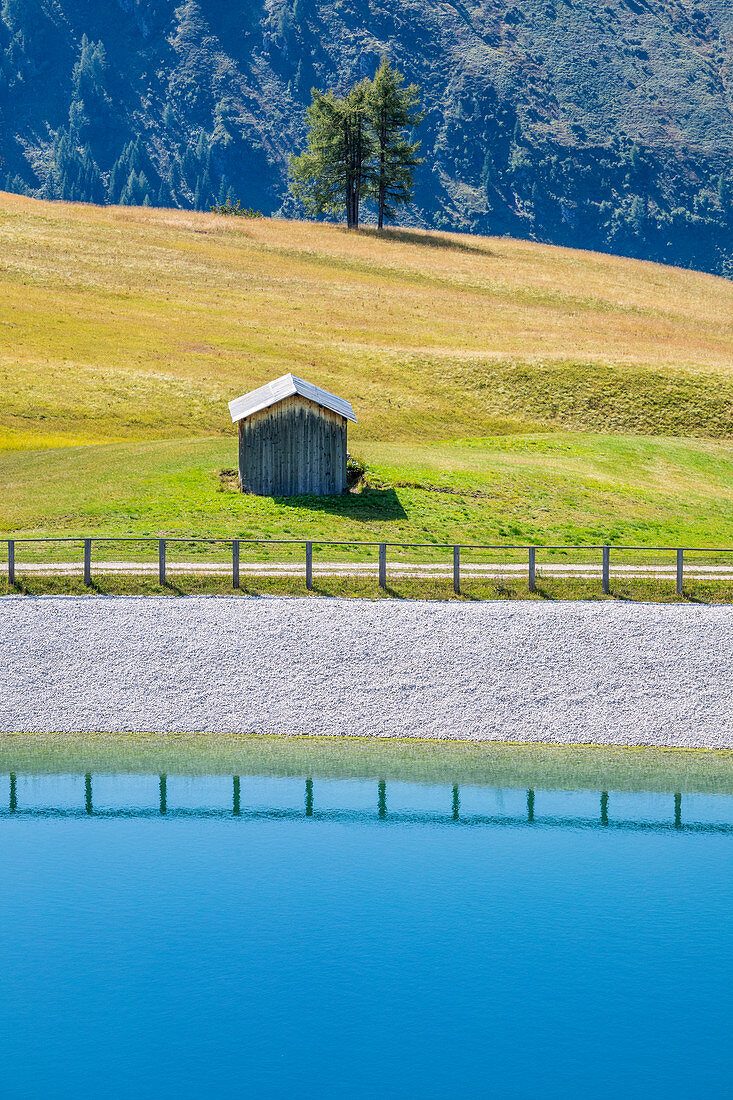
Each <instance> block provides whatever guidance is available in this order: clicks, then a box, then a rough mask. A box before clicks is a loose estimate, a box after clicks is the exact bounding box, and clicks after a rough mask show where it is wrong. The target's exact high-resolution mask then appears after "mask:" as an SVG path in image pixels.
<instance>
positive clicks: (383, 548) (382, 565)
mask: <svg viewBox="0 0 733 1100" xmlns="http://www.w3.org/2000/svg"><path fill="white" fill-rule="evenodd" d="M379 587H380V588H386V587H387V543H386V542H380V544H379Z"/></svg>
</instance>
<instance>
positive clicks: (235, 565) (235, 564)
mask: <svg viewBox="0 0 733 1100" xmlns="http://www.w3.org/2000/svg"><path fill="white" fill-rule="evenodd" d="M232 588H239V539H234V541H233V542H232Z"/></svg>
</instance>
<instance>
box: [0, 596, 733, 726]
mask: <svg viewBox="0 0 733 1100" xmlns="http://www.w3.org/2000/svg"><path fill="white" fill-rule="evenodd" d="M0 646H1V652H2V655H3V660H2V667H1V668H0V730H2V731H18V732H20V731H25V730H28V731H87V730H90V731H114V730H127V731H135V730H143V731H160V732H166V731H171V732H177V731H199V730H201V731H222V732H241V733H278V734H313V733H317V734H336V735H339V734H362V735H368V736H378V737H399V736H422V737H439V738H461V739H462V738H465V739H471V740H482V739H494V740H496V739H502V740H516V741H554V742H597V743H599V744H626V745H678V746H683V745H684V746H698V747H724V746H725V747H733V608H732V607H707V606H689V605H662V604H622V603H600V602H599V603H597V604H594V603H581V602H576V603H534V602H533V603H519V602H517V603H509V602H507V603H477V604H470V603H467V604H442V603H437V602H436V603H427V602H424V603H423V602H409V603H408V602H404V603H403V602H399V601H390V600H381V601H374V602H371V601H367V600H331V599H318V598H315V599H307V600H306V599H274V598H263V599H251V598H250V599H247V598H241V597H240V598H231V599H230V598H206V597H191V598H180V597H179V598H173V597H163V598H144V597H138V598H134V597H133V598H128V597H116V598H103V597H85V598H76V597H42V598H36V599H34V598H30V597H22V598H21V597H17V596H11V597H5V598H2V599H0Z"/></svg>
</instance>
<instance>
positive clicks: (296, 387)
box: [229, 374, 356, 424]
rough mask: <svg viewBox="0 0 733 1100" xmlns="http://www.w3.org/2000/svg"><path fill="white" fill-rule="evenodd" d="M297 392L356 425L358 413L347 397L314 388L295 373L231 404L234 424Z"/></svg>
mask: <svg viewBox="0 0 733 1100" xmlns="http://www.w3.org/2000/svg"><path fill="white" fill-rule="evenodd" d="M296 393H297V394H300V396H301V397H306V398H307V399H308V400H309V401H315V403H316V404H317V405H323V407H324V408H326V409H330V410H331V412H335V413H338V415H339V416H344V417H346V419H347V420H353V421H354V423H355V424H356V417H355V416H354V410H353V409H352V407H351V405H350V403H349V402H348V401H345V400H344V399H343V397H336V395H335V394H333V393H329V392H328V390H322V389H321V388H320V386H314V385H313V383H312V382H306V381H304V379H302V378H296V377H295V375H294V374H284V375H283V376H282V378H276V379H275V381H274V382H268V383H267V385H266V386H260V388H259V389H257V390H251V392H250V393H245V394H243V395H242V396H241V397H235V399H234V401H230V402H229V412H230V413H231V414H232V423H233V424H236V422H237V421H238V420H245V419H246V417H248V416H252V413H256V412H259V411H260V409H266V408H268V406H270V405H276V404H277V403H278V401H283V400H284V399H285V398H286V397H293V396H294V395H295V394H296Z"/></svg>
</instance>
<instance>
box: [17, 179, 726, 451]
mask: <svg viewBox="0 0 733 1100" xmlns="http://www.w3.org/2000/svg"><path fill="white" fill-rule="evenodd" d="M732 365H733V284H731V283H730V282H727V281H726V280H723V279H718V278H715V277H713V276H710V275H703V274H699V273H696V272H687V271H681V270H678V269H672V268H663V267H659V266H656V265H653V264H645V263H639V262H636V261H631V260H623V259H619V258H617V257H610V256H603V255H598V254H594V253H584V252H577V251H572V250H569V249H561V248H553V247H549V246H548V247H545V246H541V245H535V244H529V243H527V242H522V241H514V240H508V239H488V238H475V237H463V236H460V235H455V234H454V235H449V234H428V233H420V232H413V231H409V232H407V231H394V232H390V233H387V234H385V235H384V236H383V237H379V236H378V235H377V234H376V233H374V232H371V231H367V232H363V233H360V234H348V233H346V232H345V231H344V230H343V229H341V228H339V227H336V226H330V225H316V224H312V223H302V222H287V221H272V220H267V219H262V220H253V221H249V220H248V221H244V220H239V219H225V218H222V217H220V216H217V215H212V214H195V213H187V212H181V211H170V210H146V209H129V208H115V207H106V208H98V207H90V206H73V205H67V204H57V203H43V202H37V201H35V200H31V199H27V198H24V197H20V196H15V195H7V194H2V195H0V384H1V385H2V393H3V399H2V401H1V402H0V444H1V443H2V442H3V441H4V443H5V445H6V446H16V447H17V446H30V447H37V446H45V445H58V444H59V443H63V442H67V443H73V444H76V443H80V442H93V441H100V442H101V441H115V440H124V439H152V438H165V437H182V436H186V437H191V436H195V435H209V436H210V435H212V434H220V433H224V432H230V431H231V425H230V421H229V418H228V414H227V408H226V402H227V401H228V400H229V399H231V398H232V397H234V396H236V395H237V394H239V393H242V392H243V391H245V390H247V389H249V388H251V387H253V386H256V385H259V384H261V383H263V382H265V381H268V380H269V379H271V378H272V377H275V376H277V375H279V374H282V373H284V372H286V371H289V370H292V371H294V372H295V373H301V374H303V375H305V376H306V377H308V378H310V379H312V380H313V381H315V382H317V383H319V384H322V385H325V386H327V387H328V388H331V389H333V390H335V391H336V392H337V393H340V394H343V395H344V396H347V397H349V398H350V399H351V400H352V402H353V403H354V406H355V408H356V410H357V415H358V417H359V425H358V427H357V428H356V430H355V432H354V433H353V438H354V439H355V440H359V439H383V440H395V441H400V440H436V439H448V438H460V437H465V436H471V437H475V436H481V435H486V434H496V433H497V432H502V431H510V430H525V429H528V428H530V429H532V428H536V427H538V426H543V427H545V428H547V427H548V426H549V427H568V428H581V429H588V428H592V429H594V430H601V431H603V430H621V431H632V432H634V431H644V432H647V433H648V432H649V431H656V430H661V431H667V432H668V433H669V434H689V435H695V434H700V435H706V434H709V435H718V436H720V435H729V434H732V433H731V432H729V431H728V420H727V419H726V418H725V417H722V418H721V416H720V415H719V414H718V411H717V410H719V409H721V408H723V407H725V408H728V405H727V404H726V403H727V402H728V401H729V399H730V401H731V402H733V374H732V372H731V366H732ZM607 383H608V385H609V386H610V389H605V390H604V386H607ZM670 387H671V389H670ZM558 391H562V393H561V396H560V397H558V396H557V394H558ZM675 395H677V396H675ZM690 395H692V396H690ZM675 401H676V403H677V405H678V406H680V405H681V404H682V405H684V403H685V401H687V402H688V404H689V406H690V412H689V416H688V417H687V420H685V417H684V416H683V417H682V419H681V420H680V416H679V415H678V414H677V413H676V414H675V415H676V416H677V420H675V421H674V422H670V424H667V422H666V421H665V420H664V417H665V416H668V415H671V414H669V406H670V402H671V403H672V404H674V402H675ZM726 415H727V414H726ZM655 418H656V420H658V421H659V424H658V426H657V423H656V420H655ZM650 420H651V423H650ZM688 421H689V423H688Z"/></svg>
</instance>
